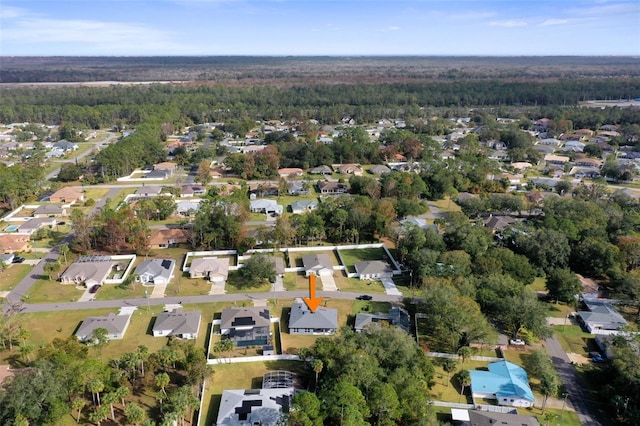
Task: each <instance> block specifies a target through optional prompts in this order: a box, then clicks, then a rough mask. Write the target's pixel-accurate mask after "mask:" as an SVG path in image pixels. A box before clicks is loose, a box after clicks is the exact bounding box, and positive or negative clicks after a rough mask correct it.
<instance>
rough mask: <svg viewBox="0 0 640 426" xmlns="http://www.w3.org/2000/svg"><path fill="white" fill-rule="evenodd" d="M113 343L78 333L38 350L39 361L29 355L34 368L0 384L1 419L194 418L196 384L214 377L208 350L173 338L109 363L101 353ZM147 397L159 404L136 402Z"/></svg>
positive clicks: (131, 421)
mask: <svg viewBox="0 0 640 426" xmlns="http://www.w3.org/2000/svg"><path fill="white" fill-rule="evenodd" d="M99 330H100V329H98V330H97V333H95V334H97V335H99V334H100V331H99ZM103 330H104V329H103ZM104 331H106V330H104ZM107 344H108V341H107V340H103V339H98V340H96V343H95V344H94V346H93V349H90V347H88V346H87V345H84V344H82V343H79V342H78V340H77V339H76V338H75V337H74V336H71V337H69V338H68V339H66V340H63V339H59V338H55V339H53V341H52V342H51V343H49V344H46V345H44V346H42V347H41V348H39V349H38V350H37V352H36V353H35V359H34V360H32V361H28V359H27V358H24V359H23V361H24V362H25V363H26V365H27V366H28V367H29V368H26V369H24V370H22V371H19V372H17V373H16V374H15V375H14V376H13V377H12V378H10V379H8V380H6V381H5V382H4V383H3V385H2V387H1V388H0V421H1V422H2V424H5V425H20V424H58V423H59V422H60V420H61V419H62V418H63V416H65V415H69V414H70V415H72V416H73V417H74V418H75V419H76V421H80V420H81V419H82V420H83V422H87V421H88V422H91V423H96V424H100V423H101V422H102V421H105V420H107V419H108V418H109V419H111V421H113V422H116V423H118V424H139V425H152V424H158V425H165V424H167V425H168V424H174V423H173V422H175V421H180V422H181V421H182V420H184V419H190V418H192V417H193V414H194V411H195V410H197V409H198V407H199V399H198V398H197V394H198V388H199V386H200V385H201V384H202V382H203V380H204V379H206V378H208V377H209V376H211V374H212V373H211V370H210V368H209V367H208V366H207V363H206V357H205V354H204V351H203V350H202V349H199V348H196V347H195V346H194V344H193V342H180V341H177V340H176V341H174V340H170V341H169V344H168V345H167V346H165V347H163V348H161V349H160V350H159V351H158V352H155V353H151V352H150V351H149V349H148V348H147V347H146V346H143V345H141V346H138V348H137V349H136V350H135V351H134V352H128V353H124V354H122V355H121V356H120V358H117V359H114V360H110V361H107V360H104V361H103V360H102V359H101V357H99V356H96V355H97V353H99V352H100V350H101V349H102V348H103V347H104V345H107ZM32 349H33V348H32ZM143 394H146V395H148V396H151V397H152V398H155V399H156V401H157V403H158V405H159V406H160V407H161V409H160V410H158V411H149V410H146V409H144V408H142V407H143V406H144V405H146V403H145V404H144V405H143V404H141V403H139V402H136V400H137V397H139V396H140V395H143ZM134 397H135V398H136V400H134Z"/></svg>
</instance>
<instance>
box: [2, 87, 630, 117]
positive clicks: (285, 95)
mask: <svg viewBox="0 0 640 426" xmlns="http://www.w3.org/2000/svg"><path fill="white" fill-rule="evenodd" d="M638 93H640V81H638V80H636V79H602V80H580V79H572V80H561V81H549V82H517V81H508V80H489V81H468V80H454V81H451V82H449V81H446V82H442V81H439V82H423V83H405V84H398V83H394V84H373V85H371V84H349V85H322V84H319V85H307V86H298V87H281V88H278V87H276V86H270V85H269V86H252V87H228V86H222V85H221V86H205V85H144V86H127V87H121V86H113V87H109V88H95V87H63V88H37V89H33V88H16V89H13V90H9V91H5V92H4V96H3V97H2V100H0V122H5V123H6V122H18V121H30V122H40V123H47V124H59V123H61V122H62V121H66V122H69V123H71V124H73V125H75V126H78V127H81V128H93V129H95V128H104V127H110V126H114V125H122V124H124V125H129V126H136V125H138V124H140V123H142V122H144V121H146V119H147V118H148V117H149V116H150V115H153V114H154V112H155V111H157V107H158V106H159V105H162V108H163V110H165V111H172V115H177V116H178V117H183V119H184V122H185V123H187V124H199V123H204V122H215V121H223V122H228V121H232V120H243V121H246V119H247V118H249V119H252V120H255V119H267V120H268V119H280V118H282V117H287V118H289V119H297V120H301V121H306V120H307V119H309V118H315V119H317V120H319V121H320V122H321V123H323V124H337V123H339V122H340V120H341V119H342V118H343V117H344V116H350V117H353V118H354V119H355V120H356V122H358V123H370V122H374V121H375V120H378V119H379V118H380V117H392V118H404V119H411V118H416V117H419V118H429V117H431V116H432V114H431V113H432V112H433V111H430V110H429V109H423V108H424V107H437V108H445V109H446V108H449V109H455V108H461V107H462V108H468V107H484V106H494V105H513V104H518V105H529V106H532V107H535V106H536V105H544V106H552V105H576V103H577V102H578V101H582V100H584V99H593V98H604V99H610V98H613V99H617V98H620V97H623V98H630V97H634V96H635V97H637V96H638ZM544 111H545V112H547V111H548V112H549V115H551V116H552V117H550V118H556V116H558V115H568V114H566V113H564V112H562V110H560V111H558V112H557V113H556V112H554V111H553V110H544ZM572 114H573V115H577V114H580V115H581V116H583V117H588V116H595V117H600V118H595V119H594V118H590V119H589V120H590V122H593V123H598V122H601V121H605V120H602V119H601V118H607V117H608V116H611V119H607V120H606V121H607V122H608V123H613V124H616V123H618V122H621V121H622V118H623V117H624V116H627V115H628V113H626V112H624V110H617V112H609V111H608V110H605V111H604V112H603V111H598V112H593V111H592V112H585V111H582V112H576V111H574V112H572ZM616 115H617V118H618V119H616ZM589 120H585V119H578V117H576V120H575V121H577V122H578V123H583V122H584V123H585V124H586V123H587V122H589ZM630 120H631V121H629V123H630V124H638V119H637V115H636V117H635V118H633V117H630Z"/></svg>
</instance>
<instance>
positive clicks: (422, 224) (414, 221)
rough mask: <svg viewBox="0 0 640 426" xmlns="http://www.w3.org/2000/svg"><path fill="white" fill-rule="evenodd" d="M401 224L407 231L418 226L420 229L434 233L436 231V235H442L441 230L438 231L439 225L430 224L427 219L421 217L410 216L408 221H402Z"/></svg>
mask: <svg viewBox="0 0 640 426" xmlns="http://www.w3.org/2000/svg"><path fill="white" fill-rule="evenodd" d="M400 224H401V225H402V227H403V228H405V229H406V228H408V227H409V226H411V225H413V226H417V227H418V228H420V229H424V230H427V229H433V230H434V231H436V233H440V230H439V229H438V225H435V224H428V223H427V221H426V220H425V219H422V218H419V217H413V216H408V217H407V218H406V219H403V220H401V221H400Z"/></svg>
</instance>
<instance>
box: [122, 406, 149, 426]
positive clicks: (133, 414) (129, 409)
mask: <svg viewBox="0 0 640 426" xmlns="http://www.w3.org/2000/svg"><path fill="white" fill-rule="evenodd" d="M124 415H125V416H127V420H128V421H129V422H130V423H133V424H134V425H137V424H138V423H140V422H141V421H143V420H144V418H145V412H144V410H143V409H142V408H141V407H140V406H139V405H138V404H136V403H134V402H130V403H128V404H127V406H126V407H125V408H124Z"/></svg>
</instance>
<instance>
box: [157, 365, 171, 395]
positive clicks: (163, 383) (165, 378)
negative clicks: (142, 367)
mask: <svg viewBox="0 0 640 426" xmlns="http://www.w3.org/2000/svg"><path fill="white" fill-rule="evenodd" d="M170 382H171V378H170V377H169V375H168V374H167V373H165V372H164V371H163V372H162V373H158V374H156V386H157V387H159V388H160V390H161V391H162V393H163V394H164V395H165V396H166V395H167V392H166V390H165V388H166V387H167V385H168V384H169V383H170Z"/></svg>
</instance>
